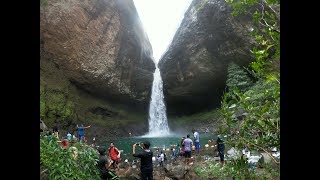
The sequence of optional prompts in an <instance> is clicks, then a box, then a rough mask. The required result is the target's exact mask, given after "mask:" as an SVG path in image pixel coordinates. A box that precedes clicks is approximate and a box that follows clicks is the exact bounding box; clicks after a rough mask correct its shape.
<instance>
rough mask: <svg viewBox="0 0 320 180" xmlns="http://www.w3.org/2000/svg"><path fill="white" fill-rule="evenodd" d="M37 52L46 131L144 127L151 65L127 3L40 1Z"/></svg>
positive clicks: (146, 44) (115, 0)
mask: <svg viewBox="0 0 320 180" xmlns="http://www.w3.org/2000/svg"><path fill="white" fill-rule="evenodd" d="M40 51H41V60H40V61H41V62H40V74H41V75H40V82H41V83H40V85H41V87H40V90H41V108H42V109H41V113H42V114H41V116H42V119H43V120H44V122H46V123H47V122H48V123H47V124H48V126H50V125H51V124H52V121H56V120H57V119H60V120H59V121H61V123H62V121H63V122H64V124H65V125H66V126H74V124H75V123H76V122H82V123H85V124H95V123H96V124H100V125H102V126H107V125H108V123H109V122H110V121H115V120H116V119H118V120H120V119H121V120H122V121H120V122H113V124H112V123H109V124H112V127H116V126H121V124H122V125H124V124H126V123H127V122H131V123H132V122H133V121H134V119H137V121H139V122H141V123H138V125H139V124H142V123H143V124H147V123H145V122H144V121H143V120H144V119H145V118H144V116H145V114H147V109H148V104H149V98H150V93H151V87H152V80H153V72H154V69H155V64H154V62H153V60H152V48H151V45H150V43H149V40H148V37H147V36H146V34H145V33H144V31H143V29H142V25H141V22H140V19H139V17H138V14H137V11H136V9H135V7H134V4H133V1H132V0H66V1H60V0H50V1H49V0H41V6H40ZM128 109H132V111H134V112H135V113H136V114H135V115H134V116H135V117H139V118H132V117H130V116H131V115H129V114H132V113H131V112H129V110H128ZM89 117H90V118H89ZM88 118H89V119H90V120H88ZM68 119H69V120H68ZM139 119H140V120H139ZM65 121H67V122H68V123H67V122H65ZM133 124H134V123H133ZM136 125H137V124H136ZM110 127H111V126H109V128H110ZM145 128H146V127H143V125H141V128H140V129H141V131H143V129H145Z"/></svg>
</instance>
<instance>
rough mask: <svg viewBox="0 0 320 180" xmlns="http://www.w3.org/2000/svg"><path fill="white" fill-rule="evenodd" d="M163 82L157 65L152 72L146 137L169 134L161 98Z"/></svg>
mask: <svg viewBox="0 0 320 180" xmlns="http://www.w3.org/2000/svg"><path fill="white" fill-rule="evenodd" d="M163 98H164V96H163V84H162V79H161V75H160V70H159V68H158V66H157V67H156V70H155V72H154V73H153V84H152V94H151V102H150V108H149V133H148V134H146V135H145V136H147V137H159V136H167V135H169V126H168V120H167V113H166V106H165V104H164V100H163Z"/></svg>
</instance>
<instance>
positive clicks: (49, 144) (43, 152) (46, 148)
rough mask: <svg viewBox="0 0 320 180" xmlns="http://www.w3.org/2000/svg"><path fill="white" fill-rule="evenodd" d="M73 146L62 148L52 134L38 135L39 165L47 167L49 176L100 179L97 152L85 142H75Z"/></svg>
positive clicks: (55, 177) (54, 177)
mask: <svg viewBox="0 0 320 180" xmlns="http://www.w3.org/2000/svg"><path fill="white" fill-rule="evenodd" d="M74 147H76V149H77V150H75V148H74ZM74 147H69V148H62V147H60V146H59V144H58V142H57V141H56V139H54V138H53V137H52V136H41V137H40V165H42V166H44V168H46V169H48V172H49V178H50V179H70V180H73V179H100V177H99V171H98V169H97V167H96V164H97V161H98V152H97V151H96V150H95V149H93V148H91V147H89V146H87V145H85V144H80V143H76V144H74ZM74 151H77V152H78V154H77V155H76V154H75V153H74Z"/></svg>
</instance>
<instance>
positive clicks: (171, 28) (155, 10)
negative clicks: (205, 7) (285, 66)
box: [133, 0, 192, 62]
mask: <svg viewBox="0 0 320 180" xmlns="http://www.w3.org/2000/svg"><path fill="white" fill-rule="evenodd" d="M133 1H134V4H135V6H136V9H137V11H138V14H139V17H140V20H141V21H142V25H143V28H144V30H145V32H146V33H147V34H148V38H149V41H150V43H151V45H152V49H153V57H154V59H155V61H156V62H158V61H159V60H160V58H161V56H162V54H163V53H165V51H166V50H167V47H168V46H169V45H170V43H171V40H172V38H173V36H174V34H175V32H176V31H177V29H178V28H179V25H180V23H181V21H182V19H183V16H184V13H185V11H186V10H187V9H188V7H189V5H190V3H191V1H192V0H133Z"/></svg>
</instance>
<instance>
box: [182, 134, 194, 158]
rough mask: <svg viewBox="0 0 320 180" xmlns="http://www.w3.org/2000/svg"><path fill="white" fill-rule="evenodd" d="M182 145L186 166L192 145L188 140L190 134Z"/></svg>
mask: <svg viewBox="0 0 320 180" xmlns="http://www.w3.org/2000/svg"><path fill="white" fill-rule="evenodd" d="M182 144H183V145H184V155H185V158H186V164H189V161H190V158H191V148H192V145H193V142H192V140H191V139H190V134H188V135H187V138H186V139H185V140H184V141H183V143H182Z"/></svg>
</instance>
